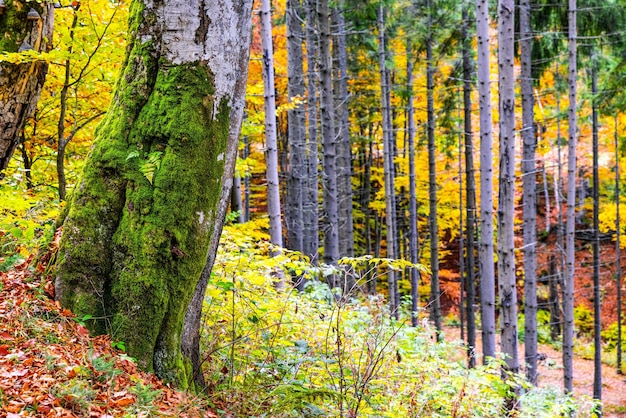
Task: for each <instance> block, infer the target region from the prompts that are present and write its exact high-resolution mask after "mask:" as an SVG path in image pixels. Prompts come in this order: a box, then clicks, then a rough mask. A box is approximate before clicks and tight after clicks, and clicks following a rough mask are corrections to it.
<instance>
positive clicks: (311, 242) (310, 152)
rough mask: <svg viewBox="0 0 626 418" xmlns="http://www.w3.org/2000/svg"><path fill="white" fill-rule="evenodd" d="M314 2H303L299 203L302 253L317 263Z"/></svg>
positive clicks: (316, 58) (315, 24) (317, 181)
mask: <svg viewBox="0 0 626 418" xmlns="http://www.w3.org/2000/svg"><path fill="white" fill-rule="evenodd" d="M316 10H317V0H306V60H307V106H308V107H307V119H308V122H309V124H308V125H309V126H308V129H307V131H308V136H307V143H306V167H307V171H306V172H307V176H306V194H305V197H304V203H303V205H302V206H303V210H304V213H303V222H304V242H303V243H302V248H303V251H304V254H305V255H307V256H309V257H310V259H311V262H312V263H314V264H317V262H318V261H319V260H318V251H319V246H320V242H319V209H318V206H319V175H318V174H319V168H318V165H319V162H318V158H319V157H318V155H319V153H318V145H319V144H318V132H319V129H318V124H319V120H318V116H319V112H318V103H319V100H318V99H317V85H318V74H317V65H316V64H317V62H318V52H319V48H318V36H317V31H316V28H317V22H316V16H317V13H316Z"/></svg>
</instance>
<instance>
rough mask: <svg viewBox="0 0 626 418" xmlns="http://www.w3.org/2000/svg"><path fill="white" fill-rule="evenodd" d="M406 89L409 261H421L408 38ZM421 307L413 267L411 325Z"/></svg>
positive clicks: (414, 321) (417, 277) (414, 324)
mask: <svg viewBox="0 0 626 418" xmlns="http://www.w3.org/2000/svg"><path fill="white" fill-rule="evenodd" d="M406 57H407V59H406V87H407V88H406V89H407V99H406V100H407V118H408V142H409V257H410V258H409V261H411V263H413V264H417V263H418V262H419V258H418V248H417V245H418V244H417V243H418V236H417V192H416V185H415V108H414V106H413V60H414V58H413V44H412V42H411V40H410V39H409V40H407V45H406ZM418 309H419V271H418V270H417V269H416V268H412V269H411V325H412V326H414V327H416V326H417V324H418V317H417V310H418Z"/></svg>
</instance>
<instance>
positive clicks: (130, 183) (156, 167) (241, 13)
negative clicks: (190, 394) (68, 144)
mask: <svg viewBox="0 0 626 418" xmlns="http://www.w3.org/2000/svg"><path fill="white" fill-rule="evenodd" d="M251 3H252V2H251V1H243V2H242V1H237V2H233V1H231V0H220V1H214V2H200V3H195V4H194V3H189V2H182V1H180V0H166V1H164V2H160V3H158V4H155V3H152V2H145V3H144V2H141V1H137V2H135V3H134V4H133V6H131V10H132V11H133V12H132V13H131V16H130V22H129V23H130V24H129V27H130V28H131V33H130V35H129V41H128V42H129V43H128V47H127V56H126V60H125V62H124V65H123V67H122V70H121V74H120V79H119V81H118V84H117V87H116V92H115V95H114V99H113V102H112V104H111V107H110V109H109V112H108V113H107V115H106V117H105V119H104V120H103V122H102V124H101V125H100V127H99V130H98V134H97V139H96V142H95V144H94V147H93V149H92V151H91V154H90V156H89V161H88V162H87V163H86V164H85V169H84V172H83V176H82V179H81V181H80V183H79V185H78V187H77V188H76V191H75V192H74V194H73V196H72V199H71V201H70V202H69V212H68V215H67V217H66V218H65V221H64V224H63V236H62V239H61V244H60V248H59V256H58V258H59V263H58V266H57V277H56V281H55V287H56V297H57V299H58V300H60V301H61V303H62V304H63V306H65V307H67V308H69V309H72V310H73V311H74V312H75V313H76V314H77V315H78V316H79V317H81V316H83V315H86V314H90V315H93V317H94V318H97V319H95V320H94V321H93V322H92V323H88V325H89V327H90V328H91V329H92V330H93V331H96V332H99V333H100V332H110V333H111V334H112V336H113V338H114V339H119V340H123V341H124V342H125V343H126V347H127V349H128V353H129V355H131V356H133V357H135V358H136V359H137V361H138V363H139V365H140V366H141V367H142V368H144V369H147V370H154V371H155V372H156V373H157V375H158V376H160V377H161V378H163V379H165V380H167V381H170V382H174V383H175V384H177V385H179V386H181V387H183V388H184V387H187V386H188V385H189V384H190V383H191V379H192V377H194V376H192V368H193V369H195V370H194V371H195V373H196V374H195V377H196V380H195V381H196V383H201V380H202V377H201V374H200V373H199V366H200V359H199V352H198V341H199V326H200V313H201V308H202V301H203V299H204V292H205V290H206V285H207V282H208V278H209V275H210V270H211V267H212V265H213V261H214V257H215V253H216V251H217V245H218V242H219V235H220V233H221V230H222V225H223V220H224V215H225V213H226V210H227V208H228V200H229V199H228V198H229V194H230V190H231V186H232V178H233V172H234V166H235V160H236V153H237V144H238V135H239V130H240V127H241V119H242V115H243V100H244V93H245V82H246V78H247V64H248V54H249V45H250V36H249V34H250V23H251V19H250V16H251V7H252V5H251ZM147 15H150V16H152V17H153V18H152V19H146V16H147ZM224 43H228V44H229V45H231V48H228V49H224V48H223V45H224ZM200 63H204V64H200ZM174 86H176V88H173V87H174ZM192 297H193V300H192Z"/></svg>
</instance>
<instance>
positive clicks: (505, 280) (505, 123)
mask: <svg viewBox="0 0 626 418" xmlns="http://www.w3.org/2000/svg"><path fill="white" fill-rule="evenodd" d="M514 17H515V2H514V0H499V2H498V68H499V71H498V90H499V92H500V100H499V103H500V157H499V159H500V178H499V179H500V182H499V193H498V240H497V251H498V290H499V292H498V297H499V299H500V345H501V349H502V352H503V353H504V354H506V355H507V357H506V359H505V363H506V369H507V370H508V371H511V372H513V373H517V372H518V370H519V358H518V353H517V289H516V285H515V284H516V280H515V242H514V231H513V227H514V225H513V219H514V216H515V75H514V52H515V51H514V48H515V43H514V23H515V22H514Z"/></svg>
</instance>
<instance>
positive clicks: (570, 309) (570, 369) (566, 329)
mask: <svg viewBox="0 0 626 418" xmlns="http://www.w3.org/2000/svg"><path fill="white" fill-rule="evenodd" d="M576 36H577V30H576V0H569V3H568V35H567V37H568V44H569V47H568V57H569V61H568V62H569V67H568V70H567V72H568V76H567V83H568V89H569V92H568V96H569V107H568V110H567V113H568V129H567V135H568V142H567V151H568V156H567V216H566V221H565V266H566V267H565V268H566V271H565V276H564V278H563V282H564V283H563V385H564V389H565V392H566V393H571V392H572V390H573V388H574V366H573V361H574V273H575V269H576V265H575V263H576V249H575V240H574V239H575V234H576V143H577V140H578V136H577V132H576V130H577V126H576V125H577V114H576V73H577V62H576V49H577V45H576Z"/></svg>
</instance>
